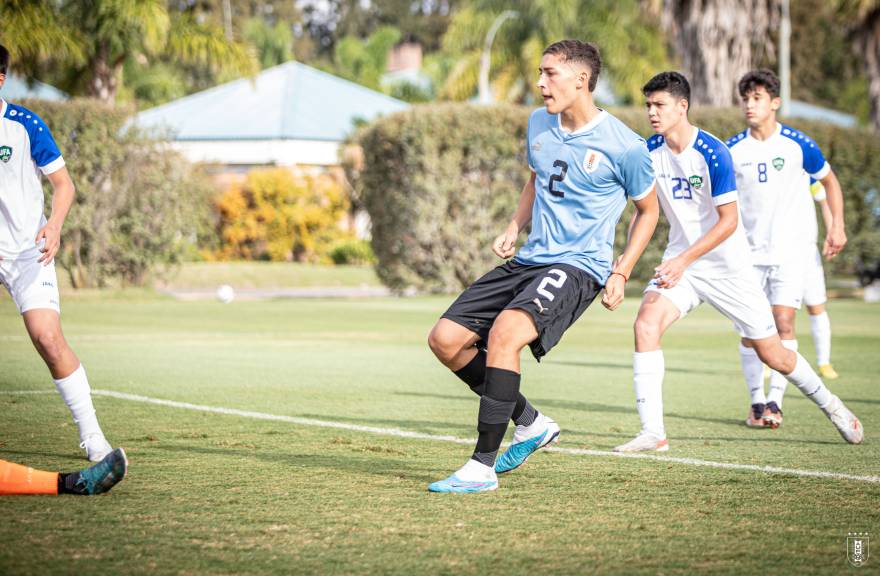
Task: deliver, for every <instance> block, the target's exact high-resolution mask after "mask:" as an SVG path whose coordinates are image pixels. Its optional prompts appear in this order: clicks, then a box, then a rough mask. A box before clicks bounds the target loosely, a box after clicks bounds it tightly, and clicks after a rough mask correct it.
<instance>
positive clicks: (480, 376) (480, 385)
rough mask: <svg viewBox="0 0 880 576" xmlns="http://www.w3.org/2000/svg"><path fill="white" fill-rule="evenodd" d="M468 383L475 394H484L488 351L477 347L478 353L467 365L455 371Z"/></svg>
mask: <svg viewBox="0 0 880 576" xmlns="http://www.w3.org/2000/svg"><path fill="white" fill-rule="evenodd" d="M453 374H455V375H456V376H458V377H459V378H460V379H461V381H462V382H464V383H465V384H467V385H468V386H469V387H470V389H471V390H473V391H474V394H476V395H477V396H482V395H483V393H485V391H486V351H485V350H480V349H477V355H476V356H474V357H473V359H472V360H471V361H470V362H468V363H467V365H466V366H465V367H464V368H462V369H460V370H456V371H455V372H453Z"/></svg>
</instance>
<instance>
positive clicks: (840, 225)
mask: <svg viewBox="0 0 880 576" xmlns="http://www.w3.org/2000/svg"><path fill="white" fill-rule="evenodd" d="M822 185H823V186H825V194H826V199H827V200H826V201H827V203H828V210H829V211H830V212H831V223H830V225H829V224H828V222H827V221H826V223H825V224H826V226H828V229H829V230H830V229H832V228H835V229H838V230H841V231H842V230H843V229H844V221H843V191H842V190H841V189H840V182H838V180H837V176H835V175H834V172H833V171H832V172H829V173H828V175H827V176H825V178H823V179H822ZM823 216H824V214H823Z"/></svg>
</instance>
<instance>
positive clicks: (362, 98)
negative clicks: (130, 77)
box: [134, 61, 408, 170]
mask: <svg viewBox="0 0 880 576" xmlns="http://www.w3.org/2000/svg"><path fill="white" fill-rule="evenodd" d="M407 107H408V104H407V103H406V102H403V101H401V100H397V99H395V98H391V97H390V96H386V95H385V94H381V93H379V92H376V91H374V90H370V89H369V88H366V87H364V86H361V85H359V84H355V83H354V82H349V81H348V80H344V79H342V78H338V77H336V76H333V75H332V74H328V73H326V72H322V71H320V70H317V69H315V68H311V67H309V66H306V65H305V64H301V63H299V62H293V61H291V62H286V63H284V64H281V65H279V66H275V67H273V68H268V69H266V70H264V71H263V72H261V73H260V74H258V75H257V76H256V77H254V78H243V79H240V80H235V81H233V82H229V83H226V84H222V85H220V86H216V87H214V88H210V89H208V90H205V91H203V92H198V93H196V94H192V95H190V96H186V97H184V98H180V99H178V100H175V101H173V102H169V103H167V104H163V105H161V106H157V107H155V108H151V109H149V110H145V111H143V112H140V113H139V114H137V115H136V116H135V120H134V122H135V124H136V125H138V126H140V127H142V128H145V129H149V130H151V131H156V132H157V133H162V134H165V135H167V137H168V138H169V139H170V140H172V141H173V142H174V145H175V147H176V148H178V149H179V150H180V151H181V152H182V153H183V154H184V155H185V156H186V157H187V158H189V159H190V160H192V161H196V162H210V163H216V164H222V165H225V166H227V167H229V168H232V169H234V168H236V167H238V169H240V170H241V169H248V168H250V167H255V166H262V165H282V166H290V165H304V166H332V165H336V164H338V163H339V153H338V149H339V145H340V144H341V143H342V141H343V140H344V139H345V138H346V136H348V135H349V134H350V132H351V131H352V129H353V128H354V127H355V126H356V125H357V124H358V123H359V122H363V121H369V120H372V119H374V118H376V117H378V116H383V115H386V114H391V113H394V112H397V111H400V110H403V109H405V108H407Z"/></svg>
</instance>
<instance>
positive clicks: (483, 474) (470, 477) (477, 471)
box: [455, 458, 498, 482]
mask: <svg viewBox="0 0 880 576" xmlns="http://www.w3.org/2000/svg"><path fill="white" fill-rule="evenodd" d="M455 475H456V476H458V479H459V480H467V481H468V482H487V481H497V480H498V476H497V475H496V474H495V468H493V467H492V466H486V465H485V464H482V463H480V462H477V461H476V460H474V459H473V458H471V459H469V460H468V461H467V462H465V465H464V466H462V467H461V468H459V469H458V472H456V473H455Z"/></svg>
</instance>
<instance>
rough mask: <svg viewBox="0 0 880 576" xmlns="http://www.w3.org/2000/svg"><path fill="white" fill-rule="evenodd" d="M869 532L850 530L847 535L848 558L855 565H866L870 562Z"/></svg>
mask: <svg viewBox="0 0 880 576" xmlns="http://www.w3.org/2000/svg"><path fill="white" fill-rule="evenodd" d="M868 542H869V540H868V533H867V532H850V533H849V536H847V537H846V559H847V560H849V563H850V564H852V565H853V566H864V565H865V564H866V563H867V562H868V555H869V554H870V552H871V551H870V549H869V547H868Z"/></svg>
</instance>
